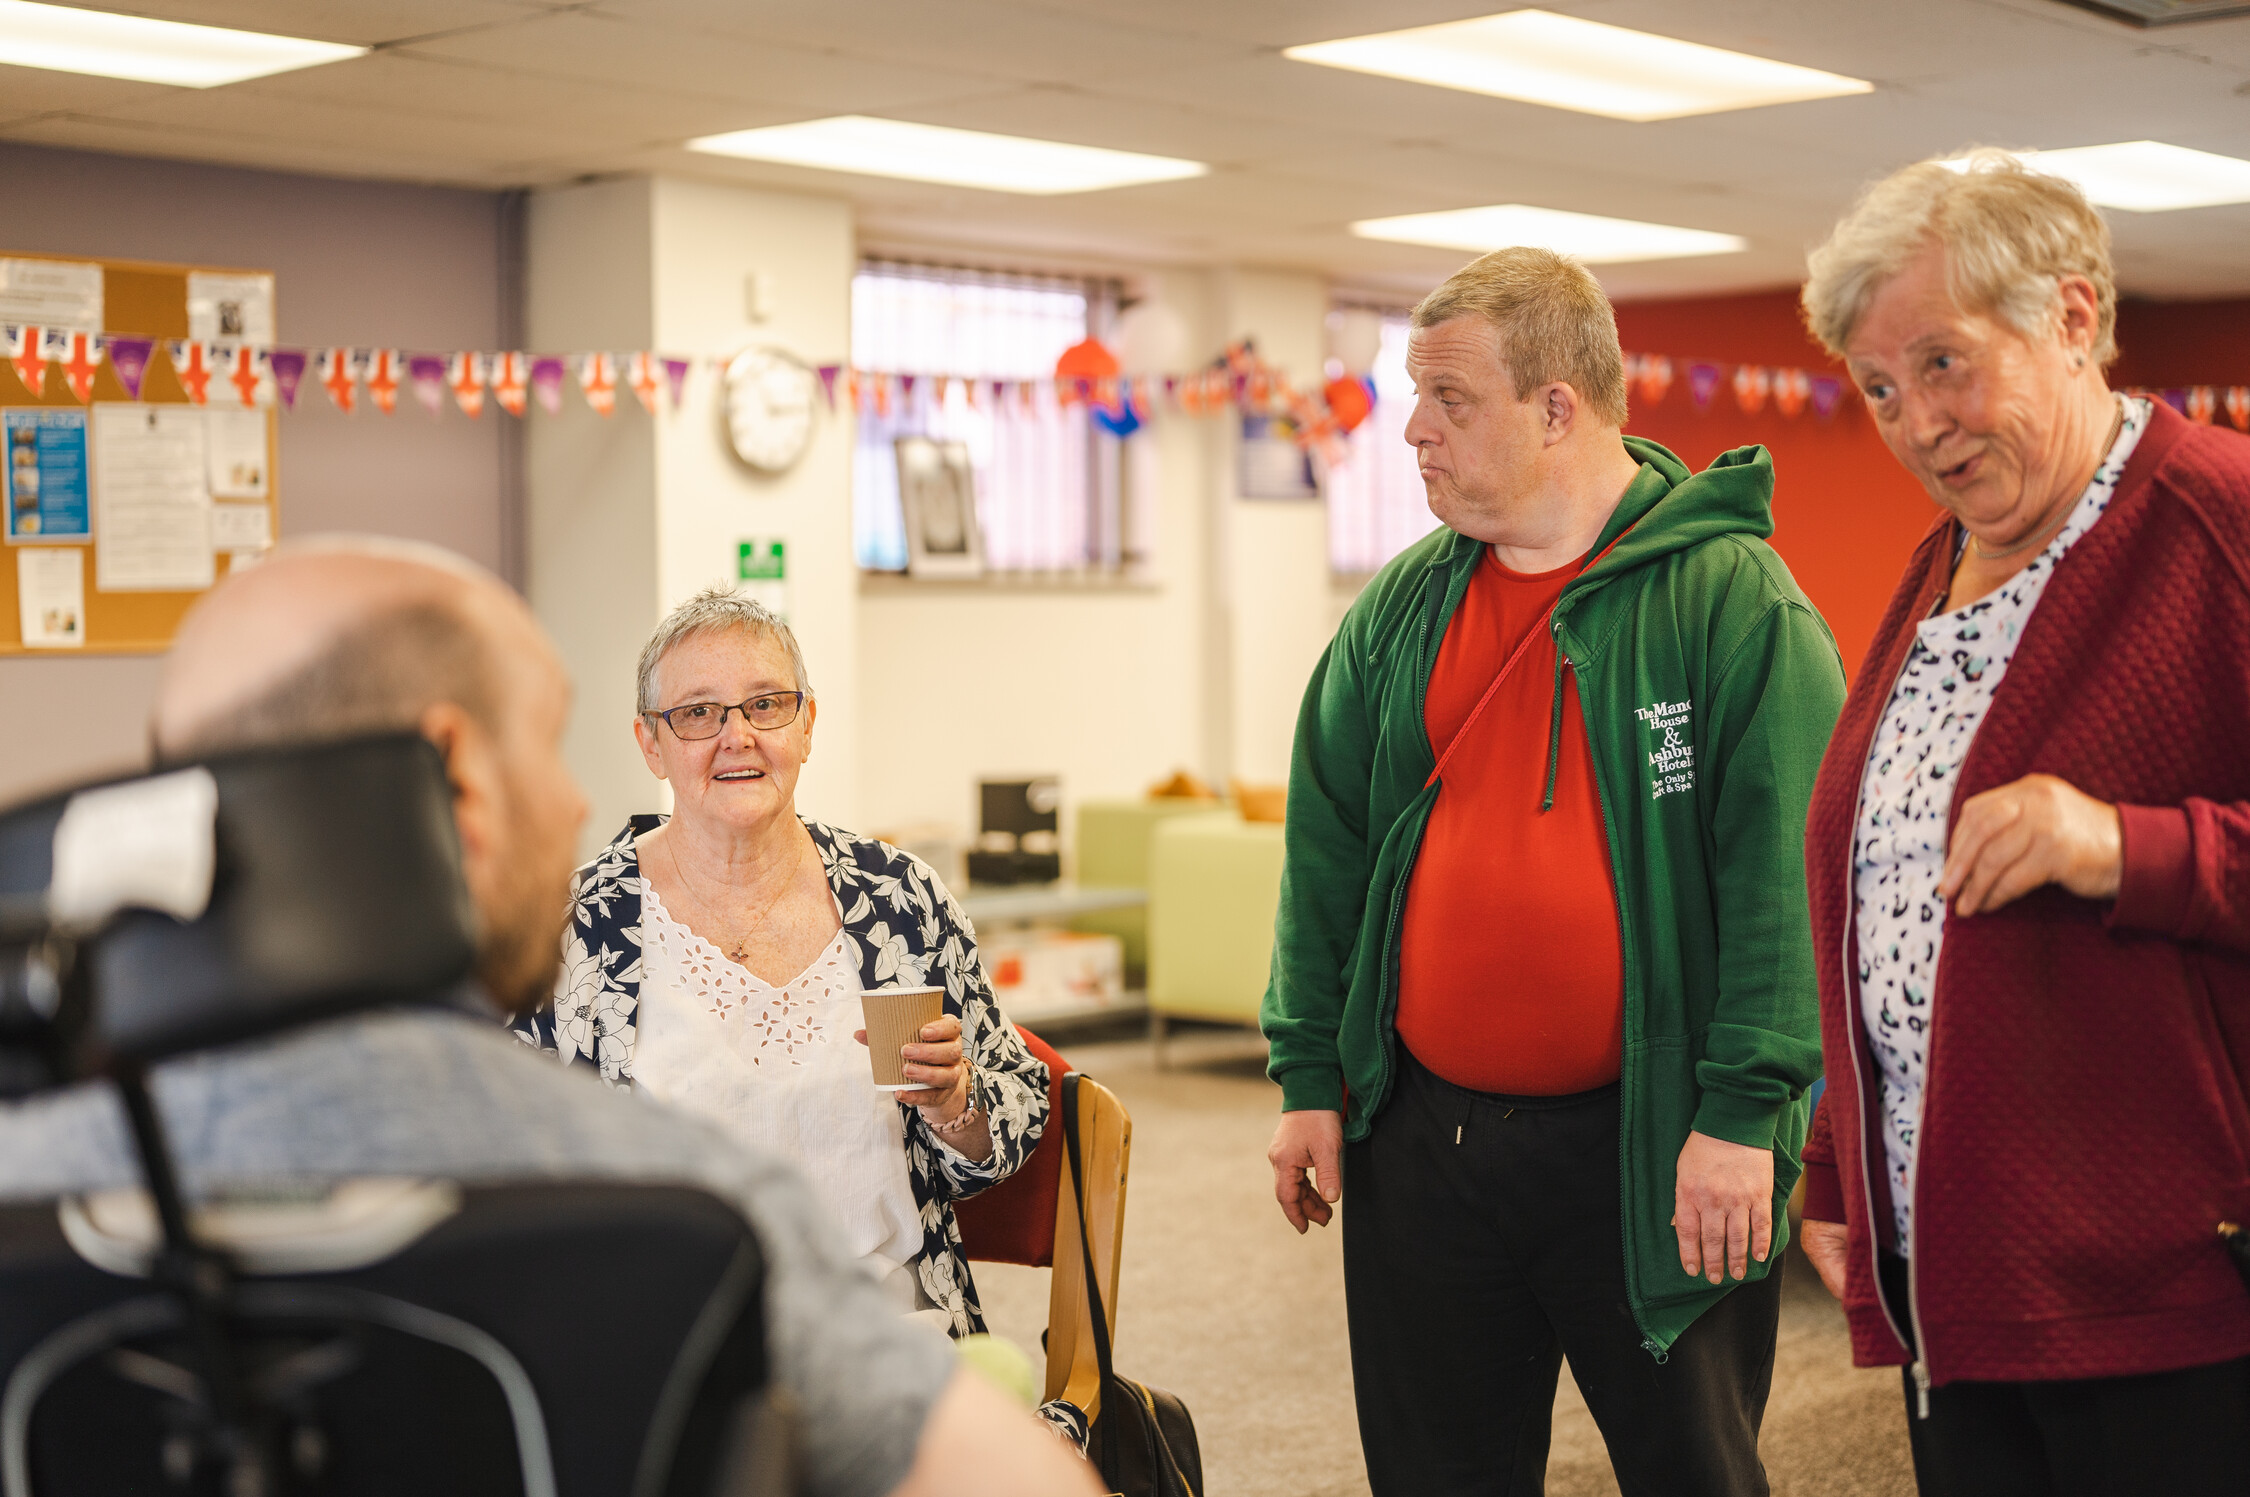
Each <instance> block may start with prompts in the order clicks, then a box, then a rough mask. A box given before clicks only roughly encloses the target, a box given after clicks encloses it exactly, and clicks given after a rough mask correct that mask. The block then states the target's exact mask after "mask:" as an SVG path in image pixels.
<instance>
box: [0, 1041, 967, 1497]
mask: <svg viewBox="0 0 2250 1497" xmlns="http://www.w3.org/2000/svg"><path fill="white" fill-rule="evenodd" d="M154 1091H155V1095H156V1101H157V1106H158V1109H159V1110H160V1111H161V1113H162V1114H163V1117H164V1121H165V1125H166V1127H167V1128H168V1129H169V1130H170V1133H171V1140H172V1148H173V1152H174V1154H175V1155H176V1156H177V1158H178V1161H179V1164H180V1167H181V1172H182V1174H183V1176H184V1179H185V1182H186V1188H187V1189H188V1191H189V1192H190V1193H191V1194H205V1193H210V1192H212V1191H214V1190H217V1189H219V1188H222V1187H224V1186H225V1185H226V1184H228V1183H229V1182H237V1181H239V1182H244V1183H251V1182H257V1183H270V1182H274V1181H278V1180H289V1179H296V1180H321V1179H328V1178H334V1177H340V1176H349V1175H373V1174H387V1175H402V1174H403V1175H421V1176H430V1177H437V1178H445V1179H453V1180H458V1181H461V1182H463V1183H464V1184H467V1183H497V1182H503V1181H524V1180H543V1179H558V1178H559V1179H572V1178H576V1179H587V1178H599V1179H613V1180H628V1181H632V1182H635V1183H647V1184H659V1183H661V1184H681V1185H691V1186H699V1187H702V1188H704V1189H706V1190H709V1191H711V1192H713V1193H714V1194H716V1195H719V1196H721V1197H723V1198H725V1199H727V1200H729V1201H732V1202H734V1203H735V1204H736V1205H738V1206H739V1207H740V1208H741V1210H742V1212H743V1214H744V1215H745V1216H746V1217H747V1218H748V1219H749V1221H750V1223H751V1225H752V1226H754V1227H755V1228H756V1229H757V1232H758V1241H759V1245H760V1247H761V1248H763V1249H764V1252H765V1257H766V1263H767V1275H768V1277H767V1285H766V1300H767V1303H766V1326H767V1337H768V1343H769V1346H770V1347H771V1350H772V1355H773V1362H774V1369H775V1376H776V1378H777V1380H778V1381H779V1382H780V1383H781V1384H783V1385H784V1386H785V1387H787V1388H788V1389H789V1391H790V1392H791V1393H792V1394H793V1395H794V1397H795V1399H796V1401H797V1403H798V1405H799V1407H800V1410H801V1412H802V1419H803V1436H804V1451H803V1454H804V1457H805V1467H806V1475H807V1477H808V1479H809V1483H810V1486H809V1490H810V1491H811V1492H813V1493H815V1494H818V1497H877V1494H881V1493H887V1492H889V1491H891V1490H892V1489H893V1488H894V1487H896V1486H897V1485H898V1484H899V1483H900V1482H902V1481H904V1480H905V1479H906V1474H907V1471H908V1468H909V1467H910V1466H911V1465H912V1464H913V1459H914V1450H915V1446H916V1443H917V1442H918V1441H919V1439H920V1437H921V1432H922V1424H923V1421H924V1419H925V1418H926V1417H927V1416H928V1414H929V1411H930V1407H931V1405H932V1404H934V1403H935V1402H936V1400H937V1397H938V1394H939V1392H940V1390H941V1389H942V1388H943V1387H944V1386H945V1383H946V1380H947V1379H948V1377H950V1376H951V1375H952V1372H953V1369H954V1356H953V1351H952V1348H951V1346H950V1344H949V1343H948V1342H947V1341H946V1340H945V1338H944V1337H942V1336H940V1335H938V1334H936V1333H934V1332H932V1331H929V1330H927V1329H925V1328H923V1327H920V1326H915V1325H911V1324H909V1323H907V1322H906V1321H904V1320H902V1319H901V1318H900V1316H899V1315H898V1313H897V1311H896V1310H895V1309H893V1308H892V1307H891V1306H890V1305H889V1304H888V1303H887V1302H886V1301H885V1299H884V1298H883V1295H882V1293H881V1291H880V1290H879V1289H878V1288H877V1286H876V1284H875V1282H874V1280H873V1279H872V1278H870V1277H869V1276H868V1275H867V1274H866V1273H865V1272H864V1271H863V1270H861V1269H860V1268H858V1267H857V1266H855V1265H854V1264H853V1263H852V1261H851V1259H850V1257H849V1255H848V1253H847V1252H846V1251H845V1249H844V1247H843V1245H842V1244H841V1242H840V1241H838V1240H837V1239H836V1236H835V1234H834V1233H833V1231H832V1230H831V1229H830V1227H829V1225H828V1222H827V1219H826V1217H825V1216H824V1215H823V1214H822V1212H821V1209H820V1207H819V1206H818V1204H817V1203H816V1202H815V1200H814V1198H813V1195H812V1192H811V1190H810V1189H809V1188H808V1187H807V1185H806V1184H805V1182H804V1180H803V1179H802V1178H801V1177H800V1176H799V1175H798V1173H797V1171H796V1169H795V1167H794V1166H792V1165H791V1164H789V1163H788V1162H786V1161H784V1160H782V1159H779V1158H777V1157H774V1156H771V1155H765V1154H753V1153H749V1152H747V1151H745V1150H744V1149H742V1148H741V1147H739V1146H738V1145H735V1144H733V1143H731V1142H729V1141H728V1140H726V1139H725V1138H723V1137H722V1136H720V1135H719V1134H718V1133H716V1132H714V1131H712V1130H711V1129H709V1128H707V1127H706V1126H704V1125H703V1124H701V1123H698V1122H696V1121H694V1120H693V1119H690V1118H687V1117H684V1116H681V1115H679V1114H675V1113H672V1112H670V1111H667V1110H665V1109H664V1108H662V1107H659V1106H658V1105H656V1104H654V1103H652V1102H649V1101H647V1100H645V1099H643V1098H640V1097H636V1096H633V1095H631V1094H629V1093H623V1092H613V1091H611V1090H609V1089H608V1088H606V1087H604V1086H603V1085H602V1084H601V1083H600V1082H599V1081H597V1080H596V1079H594V1077H593V1076H592V1075H591V1074H590V1073H589V1072H587V1071H585V1070H570V1069H566V1068H564V1067H562V1066H558V1065H556V1064H555V1063H554V1062H553V1061H552V1060H550V1059H548V1058H546V1057H544V1056H541V1055H538V1054H536V1053H534V1052H533V1051H531V1050H528V1049H526V1048H525V1047H524V1046H523V1045H522V1044H520V1043H518V1042H517V1041H516V1040H515V1039H514V1038H512V1037H511V1036H509V1035H507V1034H506V1033H504V1032H502V1031H501V1030H499V1029H497V1028H495V1027H493V1025H492V1024H491V1023H490V1021H489V1020H488V1019H482V1018H476V1017H471V1016H469V1015H467V1014H463V1013H458V1012H448V1011H440V1010H426V1009H416V1010H398V1011H389V1012H382V1013H374V1014H368V1015H363V1016H360V1017H357V1018H352V1019H345V1020H339V1021H337V1022H334V1023H329V1024H324V1025H321V1026H319V1027H317V1028H312V1029H306V1030H301V1031H298V1032H295V1033H292V1034H288V1035H284V1036H281V1037H279V1038H276V1039H271V1040H264V1041H259V1042H255V1043H252V1044H247V1045H240V1046H236V1047H233V1048H231V1049H227V1050H221V1051H214V1052H211V1053H208V1054H204V1055H196V1056H190V1057H186V1058H184V1059H181V1060H177V1061H173V1062H170V1063H168V1064H166V1065H164V1066H161V1067H159V1068H158V1069H157V1071H156V1073H155V1083H154ZM139 1178H140V1176H139V1171H138V1169H137V1167H136V1166H135V1164H134V1162H133V1155H132V1150H131V1145H130V1142H129V1139H128V1135H127V1132H126V1127H125V1114H124V1109H123V1107H122V1106H121V1105H120V1103H119V1102H118V1100H117V1096H116V1094H115V1093H114V1092H113V1091H111V1090H110V1089H109V1088H107V1087H105V1086H82V1087H77V1088H73V1089H71V1090H69V1091H65V1092H59V1093H55V1094H53V1095H50V1096H45V1097H38V1098H33V1099H32V1100H30V1101H27V1102H20V1103H15V1104H0V1199H19V1200H20V1199H25V1198H31V1199H45V1198H49V1197H53V1196H59V1195H65V1194H71V1193H75V1192H80V1191H88V1190H97V1189H103V1188H107V1187H110V1186H117V1185H133V1184H138V1183H139ZM571 1292H574V1291H573V1290H572V1287H571V1286H568V1285H557V1286H556V1294H557V1297H558V1299H560V1298H561V1297H563V1296H565V1295H567V1294H569V1293H571Z"/></svg>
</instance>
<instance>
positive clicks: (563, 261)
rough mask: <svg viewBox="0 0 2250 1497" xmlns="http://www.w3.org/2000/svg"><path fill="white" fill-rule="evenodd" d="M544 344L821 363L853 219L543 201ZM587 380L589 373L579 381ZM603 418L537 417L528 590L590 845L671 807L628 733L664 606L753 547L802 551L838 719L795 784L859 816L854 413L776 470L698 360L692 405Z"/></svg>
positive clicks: (645, 187)
mask: <svg viewBox="0 0 2250 1497" xmlns="http://www.w3.org/2000/svg"><path fill="white" fill-rule="evenodd" d="M527 241H528V243H527V257H528V261H529V263H528V266H527V273H526V283H527V292H526V294H527V299H528V303H529V305H528V307H527V314H526V319H525V320H526V328H527V336H528V338H529V340H530V342H531V345H532V346H533V347H534V348H542V349H553V348H572V349H589V348H608V349H614V350H620V351H622V350H630V349H641V348H657V349H661V350H663V351H664V352H667V353H676V354H686V355H690V356H692V357H695V358H697V359H698V360H699V361H700V360H702V359H704V358H706V357H710V356H725V355H730V354H733V353H735V352H737V351H738V350H740V349H741V348H743V347H745V346H747V345H750V344H754V343H755V344H773V345H776V346H779V347H782V348H786V349H788V350H790V351H791V352H793V353H795V354H797V355H798V356H799V357H801V358H804V359H806V360H807V361H808V362H813V363H819V362H825V361H827V360H830V359H835V358H840V357H842V356H843V352H844V350H846V349H848V348H849V346H850V307H851V275H852V269H853V266H854V264H855V263H856V252H855V249H854V246H853V240H852V224H851V214H850V209H849V208H848V207H847V206H846V205H844V204H843V203H840V202H835V201H832V200H829V199H824V198H810V197H800V196H797V195H795V194H788V193H769V192H760V191H756V190H753V189H749V188H730V187H719V186H710V185H705V184H700V183H689V182H677V181H670V180H666V179H662V178H645V177H636V178H626V179H620V180H615V181H607V182H597V183H591V184H587V185H583V186H576V187H566V188H559V189H556V190H554V191H550V192H542V193H539V194H538V195H536V196H535V197H534V198H533V199H532V203H531V211H530V221H529V225H528V233H527ZM753 271H756V272H759V273H761V274H763V275H764V276H765V277H766V290H767V307H768V310H769V318H768V320H767V321H766V322H765V323H763V324H758V325H753V324H752V323H751V322H750V321H749V319H748V315H747V313H748V307H747V298H746V297H745V295H744V283H745V281H746V279H747V278H748V277H749V275H750V274H751V272H753ZM573 378H574V379H575V373H574V374H573ZM618 400H619V409H618V411H617V413H616V414H615V415H614V416H611V417H609V418H607V419H604V418H603V417H600V416H598V415H595V414H594V413H593V412H592V411H591V410H589V409H588V408H587V407H586V405H585V402H584V401H583V400H581V399H579V398H578V395H577V392H576V391H575V389H573V390H572V391H571V393H570V395H569V398H567V399H566V400H565V401H564V403H563V414H562V415H560V416H558V417H547V416H545V414H544V413H535V414H534V415H533V416H532V418H531V423H530V425H531V429H530V432H529V434H528V435H529V441H528V446H527V450H526V479H527V483H526V488H527V501H528V508H529V511H530V519H529V526H528V529H529V537H530V544H529V552H530V557H529V563H530V564H529V568H528V572H529V584H530V586H529V591H530V594H531V600H532V606H533V608H534V609H535V610H537V612H538V614H539V617H540V619H541V621H542V622H544V623H545V624H546V626H547V628H548V629H549V631H551V632H552V633H553V634H554V636H555V638H556V641H557V643H558V644H559V645H560V646H561V648H562V651H563V656H564V658H565V659H566V660H567V661H568V662H569V664H570V666H571V670H572V673H573V674H574V675H575V676H576V678H577V681H578V701H577V708H576V711H575V713H574V715H573V718H572V722H571V728H570V734H569V737H568V739H567V742H566V750H567V752H568V754H569V757H570V762H571V766H572V768H573V769H574V770H575V771H576V772H577V774H578V777H579V779H580V780H581V781H582V782H583V783H584V785H585V786H586V790H587V794H588V796H589V798H590V799H591V800H592V802H593V808H594V809H593V814H592V816H591V817H590V819H589V822H588V826H587V832H586V843H587V847H588V849H589V850H590V849H591V848H592V847H593V846H598V845H599V843H600V842H602V841H606V840H607V839H608V838H609V837H610V836H611V835H613V834H614V833H615V832H616V830H617V828H618V827H620V826H621V825H623V824H624V820H625V818H626V816H628V815H630V814H632V813H634V812H637V811H649V810H657V809H662V808H663V807H664V806H665V805H666V804H668V802H667V800H666V797H665V795H664V787H663V786H662V785H661V783H660V782H658V781H657V780H655V779H653V778H652V777H651V776H650V775H649V772H648V769H647V767H646V766H645V765H644V764H643V763H642V762H641V757H640V753H639V751H638V750H637V749H636V748H635V746H634V743H633V738H632V728H631V723H632V717H633V710H634V701H633V685H634V683H633V667H634V662H635V660H636V658H637V657H638V655H639V653H640V649H641V645H642V643H643V641H645V640H646V639H647V638H648V635H649V631H650V630H651V629H653V628H654V627H655V625H656V623H657V621H658V620H659V619H660V618H662V617H663V614H664V612H665V610H666V609H668V608H671V607H672V606H673V605H675V604H677V603H678V602H680V601H681V600H682V599H684V598H686V597H687V596H688V595H689V594H690V593H693V592H694V591H695V590H696V589H698V588H701V587H704V586H707V585H709V584H710V583H713V582H729V581H732V580H733V579H734V577H735V575H736V548H737V546H738V545H739V544H740V543H741V542H742V541H744V540H747V539H752V538H755V537H777V538H780V539H782V540H784V541H786V542H787V544H788V556H789V569H790V574H791V575H790V579H789V580H790V614H791V619H792V623H793V624H794V626H795V628H796V630H797V633H798V637H799V639H800V641H801V642H802V643H803V645H804V648H805V655H806V658H807V661H808V663H809V665H810V667H811V670H812V673H813V685H814V690H815V691H816V693H817V694H818V697H819V701H820V711H821V727H820V731H819V732H818V733H817V734H816V735H815V747H814V753H813V761H812V763H811V764H810V765H808V766H807V768H806V772H805V778H804V780H803V782H802V784H801V786H800V788H799V791H798V805H799V807H800V808H801V809H802V810H804V811H805V812H806V813H807V814H809V815H814V816H820V817H823V818H825V819H830V820H835V821H838V822H841V823H844V824H846V825H848V824H850V823H851V821H852V820H853V818H854V816H855V815H856V811H855V808H854V805H853V797H854V793H855V791H856V789H857V772H856V768H855V765H856V761H857V757H858V755H857V746H858V737H857V730H856V726H855V724H856V722H857V712H856V702H857V698H858V671H857V644H856V642H857V634H858V620H859V615H858V606H857V592H856V584H857V580H858V579H857V573H856V572H855V571H854V569H853V567H852V557H851V472H850V467H849V463H850V454H851V432H850V426H849V416H848V415H837V416H831V415H829V414H828V413H827V412H826V411H825V409H824V410H822V411H821V412H820V414H819V415H818V417H817V418H816V421H815V426H814V434H813V442H812V446H811V449H810V450H809V451H808V452H807V454H806V456H805V458H804V460H803V461H801V462H800V463H798V465H797V466H796V467H795V468H793V469H791V470H790V471H789V472H788V473H786V474H782V475H779V476H768V475H762V474H759V473H756V472H753V471H752V470H751V469H749V468H748V467H746V466H744V465H743V464H742V463H740V462H738V461H736V460H735V458H734V456H733V454H732V452H731V451H730V450H729V448H728V447H727V445H726V441H725V434H724V422H723V419H722V416H721V411H720V386H719V381H718V380H717V378H716V377H715V375H714V373H713V371H712V370H710V369H709V368H708V367H699V368H698V369H697V370H696V371H695V373H694V375H693V376H692V377H691V378H690V380H689V383H688V386H687V399H686V401H685V403H684V405H683V406H682V408H681V409H679V410H677V411H674V410H671V409H670V408H669V404H668V403H666V405H665V407H664V408H663V409H662V410H660V412H659V413H658V414H657V416H656V417H655V418H654V419H653V420H652V419H651V418H650V417H649V416H648V415H647V414H645V413H644V412H642V411H641V410H640V409H639V408H638V406H637V403H636V402H635V400H634V398H633V396H632V395H631V394H630V393H629V392H626V391H623V390H621V391H620V392H619V396H618Z"/></svg>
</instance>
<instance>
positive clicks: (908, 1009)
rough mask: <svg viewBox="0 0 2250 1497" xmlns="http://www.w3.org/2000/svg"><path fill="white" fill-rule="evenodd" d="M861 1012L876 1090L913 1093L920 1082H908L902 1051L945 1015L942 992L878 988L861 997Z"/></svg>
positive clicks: (943, 990)
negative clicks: (865, 1024)
mask: <svg viewBox="0 0 2250 1497" xmlns="http://www.w3.org/2000/svg"><path fill="white" fill-rule="evenodd" d="M859 1009H860V1012H861V1014H863V1015H865V1016H866V1019H867V1059H868V1063H869V1064H870V1065H872V1066H873V1067H874V1068H875V1089H876V1090H877V1091H884V1092H904V1091H913V1090H915V1089H917V1088H919V1087H920V1086H921V1084H922V1083H921V1082H919V1081H909V1080H907V1079H906V1061H905V1058H904V1057H902V1056H901V1055H900V1054H899V1051H900V1050H901V1049H902V1048H904V1047H905V1046H907V1045H911V1044H913V1043H915V1042H916V1041H917V1040H919V1039H920V1038H921V1037H922V1026H923V1025H925V1024H934V1023H936V1022H937V1021H938V1018H939V1017H940V1016H941V1015H943V1014H944V1012H945V989H943V988H877V989H875V990H874V991H873V992H868V993H862V994H860V995H859Z"/></svg>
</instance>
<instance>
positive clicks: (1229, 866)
mask: <svg viewBox="0 0 2250 1497" xmlns="http://www.w3.org/2000/svg"><path fill="white" fill-rule="evenodd" d="M1281 849H1282V833H1281V827H1280V825H1279V824H1278V823H1275V822H1262V821H1243V820H1241V819H1239V818H1237V817H1235V816H1232V815H1225V816H1198V817H1194V818H1183V819H1178V820H1172V821H1167V822H1165V823H1164V824H1163V825H1161V826H1159V827H1157V829H1156V831H1155V833H1154V835H1153V836H1152V837H1151V838H1150V839H1149V870H1148V1006H1149V1033H1150V1036H1151V1038H1152V1039H1153V1040H1154V1042H1155V1045H1156V1055H1157V1061H1158V1063H1159V1064H1161V1063H1162V1061H1163V1056H1164V1036H1165V1031H1166V1028H1167V1021H1168V1020H1170V1019H1173V1018H1190V1019H1206V1020H1214V1019H1215V1020H1220V1021H1223V1022H1226V1023H1231V1024H1256V1023H1257V1022H1258V1004H1259V1001H1260V1000H1261V999H1262V998H1263V997H1264V996H1265V991H1266V968H1267V965H1268V963H1269V961H1270V959H1271V957H1272V953H1273V919H1274V911H1275V909H1276V907H1277V906H1278V905H1279V904H1280V902H1281Z"/></svg>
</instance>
